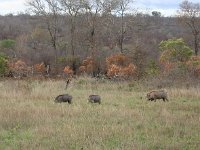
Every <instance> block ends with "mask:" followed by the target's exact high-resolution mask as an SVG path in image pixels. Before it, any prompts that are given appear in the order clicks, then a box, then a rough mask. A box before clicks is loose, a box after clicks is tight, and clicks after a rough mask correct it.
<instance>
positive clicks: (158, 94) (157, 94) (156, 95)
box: [147, 90, 168, 102]
mask: <svg viewBox="0 0 200 150" xmlns="http://www.w3.org/2000/svg"><path fill="white" fill-rule="evenodd" d="M147 99H148V100H149V101H150V100H151V101H156V100H157V99H163V101H164V102H165V100H167V101H168V96H167V92H166V91H165V90H158V91H151V92H149V93H147Z"/></svg>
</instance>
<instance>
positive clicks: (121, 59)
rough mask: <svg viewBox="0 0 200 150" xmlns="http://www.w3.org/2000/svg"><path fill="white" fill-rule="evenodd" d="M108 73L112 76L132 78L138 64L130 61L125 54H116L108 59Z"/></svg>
mask: <svg viewBox="0 0 200 150" xmlns="http://www.w3.org/2000/svg"><path fill="white" fill-rule="evenodd" d="M106 63H107V75H108V76H109V77H111V78H113V77H119V78H130V77H133V76H134V75H135V74H136V66H135V65H134V64H132V63H129V59H128V58H127V57H126V56H124V55H123V54H116V55H113V56H110V57H108V58H107V59H106Z"/></svg>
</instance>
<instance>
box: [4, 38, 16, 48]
mask: <svg viewBox="0 0 200 150" xmlns="http://www.w3.org/2000/svg"><path fill="white" fill-rule="evenodd" d="M15 43H16V42H15V40H10V39H6V40H2V41H0V47H1V48H3V49H4V48H6V49H9V48H10V49H13V48H14V46H15Z"/></svg>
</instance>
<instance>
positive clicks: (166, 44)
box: [159, 38, 193, 62]
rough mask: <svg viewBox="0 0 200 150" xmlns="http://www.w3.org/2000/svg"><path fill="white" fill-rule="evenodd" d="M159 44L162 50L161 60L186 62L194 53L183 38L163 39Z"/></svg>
mask: <svg viewBox="0 0 200 150" xmlns="http://www.w3.org/2000/svg"><path fill="white" fill-rule="evenodd" d="M159 46H160V47H159V48H160V50H161V51H162V54H161V57H160V60H161V61H172V62H177V61H178V62H185V61H187V60H189V58H190V57H191V56H192V53H193V51H192V49H191V48H190V47H189V46H187V45H186V44H185V42H184V41H183V39H182V38H180V39H169V40H166V41H162V42H161V43H160V45H159Z"/></svg>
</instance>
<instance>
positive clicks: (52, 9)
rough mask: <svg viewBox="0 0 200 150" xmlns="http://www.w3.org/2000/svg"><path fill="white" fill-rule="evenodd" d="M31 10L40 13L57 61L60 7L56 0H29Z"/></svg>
mask: <svg viewBox="0 0 200 150" xmlns="http://www.w3.org/2000/svg"><path fill="white" fill-rule="evenodd" d="M27 4H28V6H29V7H30V11H31V12H33V13H34V14H36V15H39V18H41V19H42V20H43V21H44V22H45V24H46V29H47V30H48V33H49V35H50V38H51V44H52V46H53V48H54V51H55V62H56V61H57V55H58V54H57V45H58V44H57V42H58V37H59V33H58V29H59V14H60V8H59V4H58V2H57V1H56V0H29V1H28V2H27Z"/></svg>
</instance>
